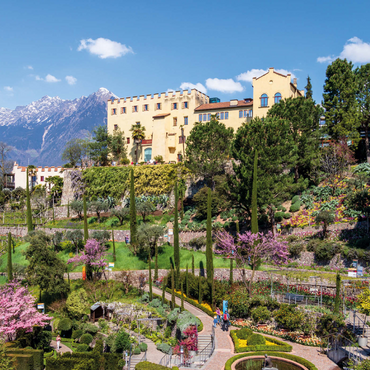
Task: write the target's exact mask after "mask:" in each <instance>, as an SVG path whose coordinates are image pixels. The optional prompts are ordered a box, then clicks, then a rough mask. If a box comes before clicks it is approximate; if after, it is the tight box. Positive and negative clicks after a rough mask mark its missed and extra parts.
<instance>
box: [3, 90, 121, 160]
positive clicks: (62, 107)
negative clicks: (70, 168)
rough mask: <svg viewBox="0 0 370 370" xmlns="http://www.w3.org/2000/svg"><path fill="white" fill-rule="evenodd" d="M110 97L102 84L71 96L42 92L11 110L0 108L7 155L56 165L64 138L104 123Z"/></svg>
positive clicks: (67, 138) (64, 141)
mask: <svg viewBox="0 0 370 370" xmlns="http://www.w3.org/2000/svg"><path fill="white" fill-rule="evenodd" d="M112 97H114V98H117V96H116V95H115V94H113V93H112V92H111V91H109V90H108V89H106V88H104V87H101V88H100V89H99V90H97V91H96V92H94V93H92V94H90V95H89V96H81V97H80V98H75V99H73V100H63V99H61V98H60V97H58V96H55V97H50V96H47V95H45V96H43V97H42V98H41V99H39V100H36V101H33V102H31V103H30V104H28V105H26V106H18V107H16V108H15V109H13V110H11V109H7V108H0V137H1V141H4V142H6V143H7V144H8V145H10V146H12V147H13V150H12V151H11V153H10V157H11V159H13V160H16V161H17V162H18V163H19V164H22V165H27V164H33V165H36V166H52V165H53V166H59V165H61V164H62V159H61V155H62V152H63V149H64V146H65V143H66V142H67V141H69V140H71V139H72V138H78V137H81V138H83V137H86V135H87V134H88V133H89V132H91V131H92V129H93V128H94V127H96V126H100V125H106V124H107V100H108V99H110V98H112Z"/></svg>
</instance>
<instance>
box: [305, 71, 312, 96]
mask: <svg viewBox="0 0 370 370" xmlns="http://www.w3.org/2000/svg"><path fill="white" fill-rule="evenodd" d="M305 89H306V99H312V84H311V78H310V76H307V85H306V86H305Z"/></svg>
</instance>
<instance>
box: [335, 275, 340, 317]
mask: <svg viewBox="0 0 370 370" xmlns="http://www.w3.org/2000/svg"><path fill="white" fill-rule="evenodd" d="M340 287H341V278H340V275H339V272H337V280H336V287H335V300H334V314H335V315H339V310H340Z"/></svg>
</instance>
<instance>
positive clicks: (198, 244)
mask: <svg viewBox="0 0 370 370" xmlns="http://www.w3.org/2000/svg"><path fill="white" fill-rule="evenodd" d="M206 242H207V239H206V237H205V236H200V237H198V238H193V239H191V240H190V241H189V245H190V247H192V248H195V249H200V248H202V247H204V246H205V245H206Z"/></svg>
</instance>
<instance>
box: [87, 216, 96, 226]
mask: <svg viewBox="0 0 370 370" xmlns="http://www.w3.org/2000/svg"><path fill="white" fill-rule="evenodd" d="M96 222H98V218H97V217H89V218H88V219H87V223H88V224H89V225H91V224H94V223H96Z"/></svg>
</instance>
